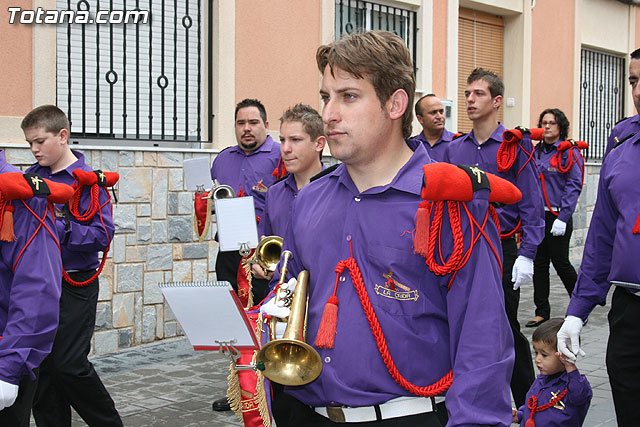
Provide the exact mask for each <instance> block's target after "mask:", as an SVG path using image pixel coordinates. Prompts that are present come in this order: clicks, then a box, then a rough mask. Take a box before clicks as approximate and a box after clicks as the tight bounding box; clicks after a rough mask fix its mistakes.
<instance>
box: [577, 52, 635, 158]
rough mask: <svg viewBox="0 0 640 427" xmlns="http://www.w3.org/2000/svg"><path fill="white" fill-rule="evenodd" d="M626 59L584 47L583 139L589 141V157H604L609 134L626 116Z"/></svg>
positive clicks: (582, 73)
mask: <svg viewBox="0 0 640 427" xmlns="http://www.w3.org/2000/svg"><path fill="white" fill-rule="evenodd" d="M625 70H626V67H625V59H624V57H621V56H618V55H612V54H609V53H604V52H598V51H595V50H591V49H586V48H582V53H581V66H580V139H581V140H583V141H586V142H587V143H588V144H589V148H588V149H587V150H586V151H585V153H584V155H585V159H586V160H591V161H593V160H596V161H597V160H602V157H603V156H604V151H605V148H606V146H607V138H608V137H609V134H610V133H611V130H612V129H613V127H614V126H615V124H616V122H618V121H619V120H620V119H622V118H623V117H624V91H625Z"/></svg>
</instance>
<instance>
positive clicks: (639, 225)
mask: <svg viewBox="0 0 640 427" xmlns="http://www.w3.org/2000/svg"><path fill="white" fill-rule="evenodd" d="M631 232H632V233H633V234H640V213H639V214H638V218H636V223H635V225H634V226H633V228H632V229H631Z"/></svg>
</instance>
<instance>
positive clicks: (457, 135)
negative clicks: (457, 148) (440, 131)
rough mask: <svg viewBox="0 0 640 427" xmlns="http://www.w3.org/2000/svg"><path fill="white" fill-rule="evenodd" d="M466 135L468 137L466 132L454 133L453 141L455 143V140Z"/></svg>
mask: <svg viewBox="0 0 640 427" xmlns="http://www.w3.org/2000/svg"><path fill="white" fill-rule="evenodd" d="M465 135H466V133H464V132H458V133H454V134H453V136H452V137H451V140H452V141H453V140H454V139H458V138H461V137H463V136H465Z"/></svg>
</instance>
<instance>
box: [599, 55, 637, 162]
mask: <svg viewBox="0 0 640 427" xmlns="http://www.w3.org/2000/svg"><path fill="white" fill-rule="evenodd" d="M639 79H640V49H636V50H634V51H633V52H631V55H630V60H629V82H637V81H638V80H639ZM632 85H633V83H632ZM632 96H633V105H635V107H636V112H638V113H640V98H638V97H636V96H635V94H633V95H632ZM638 132H640V115H638V114H636V115H635V116H632V117H627V118H626V119H624V120H621V121H619V122H618V123H616V126H615V127H614V128H613V130H612V131H611V134H609V138H608V139H607V148H606V150H605V156H606V155H607V154H609V151H611V149H612V148H613V147H615V146H616V145H617V144H620V143H622V142H624V140H625V139H627V138H630V137H632V136H634V135H635V134H637V133H638Z"/></svg>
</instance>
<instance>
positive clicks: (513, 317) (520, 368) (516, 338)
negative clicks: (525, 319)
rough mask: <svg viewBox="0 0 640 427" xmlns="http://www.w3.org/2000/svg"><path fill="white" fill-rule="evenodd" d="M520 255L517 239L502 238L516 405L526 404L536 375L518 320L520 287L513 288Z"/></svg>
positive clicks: (529, 350) (528, 346) (505, 301)
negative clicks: (512, 345)
mask: <svg viewBox="0 0 640 427" xmlns="http://www.w3.org/2000/svg"><path fill="white" fill-rule="evenodd" d="M517 257H518V246H517V244H516V240H515V239H513V238H511V239H504V240H502V260H503V261H502V289H503V290H504V307H505V310H506V312H507V318H508V319H509V326H511V331H512V332H513V344H514V348H515V353H516V360H515V363H514V365H513V375H512V376H511V394H512V395H513V401H514V402H515V404H516V407H517V408H519V407H520V406H522V405H524V403H525V399H526V396H527V391H529V387H531V384H533V380H534V379H535V375H534V372H533V361H532V360H531V347H530V345H529V340H527V337H525V336H524V335H523V334H522V331H520V323H519V322H518V305H519V304H520V289H518V290H517V291H514V290H513V282H511V270H513V264H514V263H515V261H516V258H517Z"/></svg>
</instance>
